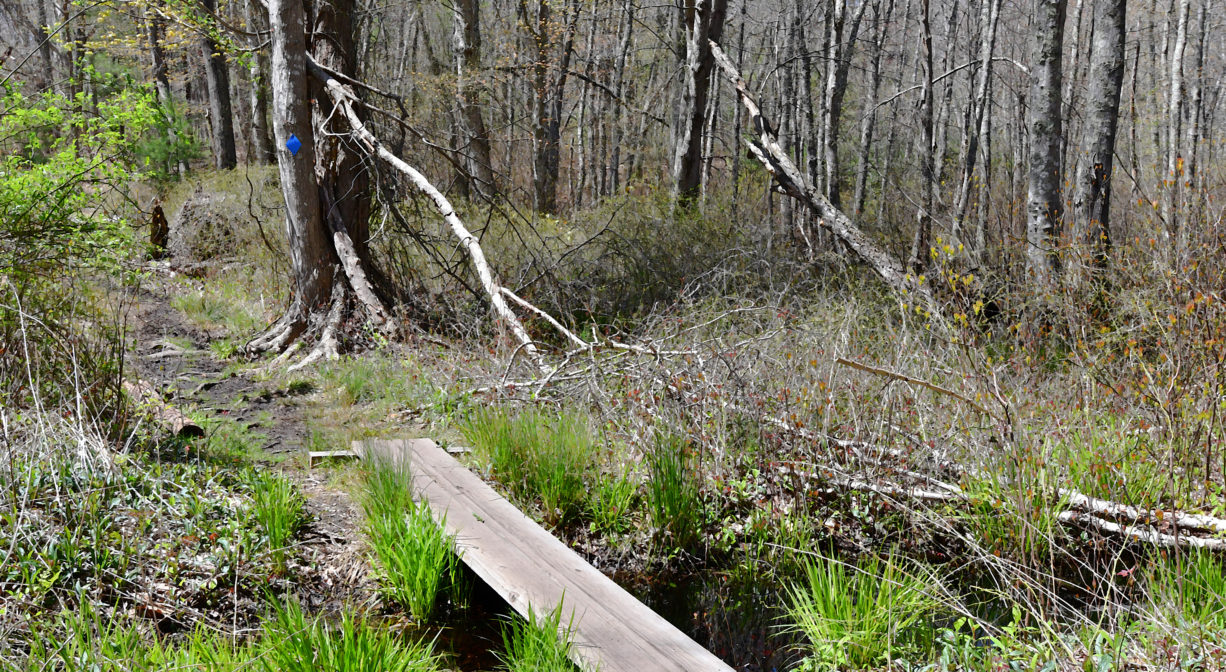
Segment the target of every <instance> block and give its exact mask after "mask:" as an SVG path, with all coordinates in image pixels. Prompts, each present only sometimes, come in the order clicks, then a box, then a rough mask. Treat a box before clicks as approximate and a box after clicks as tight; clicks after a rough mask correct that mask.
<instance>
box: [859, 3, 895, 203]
mask: <svg viewBox="0 0 1226 672" xmlns="http://www.w3.org/2000/svg"><path fill="white" fill-rule="evenodd" d="M881 2H882V0H877V2H874V3H873V52H872V55H871V56H869V61H870V66H869V87H868V90H869V97H868V100H867V101H866V102H865V105H866V108H865V109H866V110H867V111H866V112H865V113H864V118H863V119H862V120H861V122H860V152H859V157H860V158H859V161H858V162H857V165H856V186H855V192H854V193H855V195H854V197H853V199H852V200H853V202H852V204H851V205H852V207H851V212H852V215H853V216H854V217H857V218H859V217H860V216H861V214H862V213H863V211H864V201H865V198H867V195H868V166H869V156H870V155H871V154H872V148H873V133H874V131H875V130H876V124H877V100H878V96H879V94H880V93H881V55H882V53H883V52H884V51H885V38H886V26H887V24H889V22H890V18H891V17H892V16H893V14H894V0H888V1H887V4H886V8H885V12H884V14H883V13H882V11H881Z"/></svg>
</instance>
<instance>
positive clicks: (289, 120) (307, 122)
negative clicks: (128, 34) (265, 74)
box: [252, 0, 336, 350]
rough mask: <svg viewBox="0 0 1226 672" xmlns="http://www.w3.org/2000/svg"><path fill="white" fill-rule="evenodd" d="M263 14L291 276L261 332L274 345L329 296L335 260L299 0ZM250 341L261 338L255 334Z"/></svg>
mask: <svg viewBox="0 0 1226 672" xmlns="http://www.w3.org/2000/svg"><path fill="white" fill-rule="evenodd" d="M268 18H269V26H270V27H271V29H272V101H273V108H272V112H273V116H272V119H273V125H272V127H273V135H274V137H275V138H276V143H277V145H276V146H277V152H276V153H277V168H278V169H279V171H280V173H281V191H282V193H283V194H284V195H285V230H286V235H287V237H288V239H289V251H290V273H291V274H292V276H293V278H292V280H293V293H292V301H291V305H290V308H289V310H288V311H287V313H286V316H285V317H284V318H282V320H281V322H280V323H279V324H278V325H276V326H274V328H273V329H272V330H270V331H269V332H268V333H267V334H266V337H267V340H268V344H267V346H268V348H269V349H274V350H280V349H282V348H284V347H285V346H286V345H288V344H289V342H290V341H291V340H293V339H295V338H297V337H298V335H299V334H301V333H302V332H303V331H304V330H305V329H306V326H307V317H308V315H309V314H310V313H311V312H312V311H315V310H318V309H322V308H324V307H326V305H327V302H328V301H329V299H330V298H331V296H332V283H333V276H334V272H335V271H334V268H335V264H336V260H335V258H334V256H333V253H332V248H331V246H330V245H329V244H328V239H327V237H326V236H325V235H324V224H323V218H322V212H321V210H320V207H319V188H318V186H317V183H316V181H315V162H316V159H315V131H314V129H313V128H312V125H311V96H310V86H309V85H308V81H307V71H306V18H305V13H304V11H303V3H302V2H301V0H269V2H268ZM291 137H293V138H297V140H298V142H299V143H301V148H300V149H299V150H298V151H297V152H293V151H292V150H290V149H288V148H287V146H286V145H287V143H290V138H291ZM278 326H279V327H280V328H278ZM252 345H253V346H256V347H259V346H260V345H263V343H262V342H261V339H256V341H253V343H252Z"/></svg>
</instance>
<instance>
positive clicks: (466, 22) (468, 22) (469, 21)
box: [452, 0, 497, 198]
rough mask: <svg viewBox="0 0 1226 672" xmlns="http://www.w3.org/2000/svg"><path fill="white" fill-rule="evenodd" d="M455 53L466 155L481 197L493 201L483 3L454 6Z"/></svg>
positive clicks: (474, 0) (462, 1) (468, 0)
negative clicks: (484, 105) (484, 99)
mask: <svg viewBox="0 0 1226 672" xmlns="http://www.w3.org/2000/svg"><path fill="white" fill-rule="evenodd" d="M452 12H453V14H454V31H453V33H452V48H453V50H454V52H455V69H456V94H457V95H458V101H459V106H460V115H461V118H462V119H463V120H464V126H465V128H464V131H465V135H466V138H465V140H466V143H467V146H466V148H465V152H464V155H465V157H466V159H467V163H468V171H469V173H470V174H471V175H472V178H473V180H474V181H475V183H476V184H475V185H474V186H475V188H476V191H477V193H478V194H480V195H481V196H482V197H484V198H489V197H491V196H493V195H494V193H495V192H496V191H497V187H496V185H495V182H494V168H493V163H492V161H491V159H490V135H489V131H488V130H486V127H485V118H484V117H483V116H482V115H481V105H480V98H481V84H480V82H479V80H477V73H478V72H480V71H481V13H480V12H481V3H480V0H455V2H454V3H453V6H452Z"/></svg>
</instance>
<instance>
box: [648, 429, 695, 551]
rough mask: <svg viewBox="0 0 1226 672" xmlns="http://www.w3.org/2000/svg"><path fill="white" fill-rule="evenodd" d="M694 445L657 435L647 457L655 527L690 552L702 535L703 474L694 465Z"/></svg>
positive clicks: (649, 493) (677, 547)
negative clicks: (700, 481) (691, 446)
mask: <svg viewBox="0 0 1226 672" xmlns="http://www.w3.org/2000/svg"><path fill="white" fill-rule="evenodd" d="M690 450H691V448H690V444H689V442H688V441H686V440H685V439H683V438H681V437H678V436H675V435H672V434H669V435H663V436H657V438H656V444H655V447H654V449H653V450H652V451H651V452H649V453H648V454H647V470H648V478H647V511H648V513H649V514H650V516H651V524H652V526H653V527H655V528H656V529H657V530H658V531H659V532H660V534H662V535H664V537H665V538H666V540H667V543H668V544H669V545H670V546H671V547H672V548H674V549H682V550H684V549H689V548H693V546H694V545H695V544H696V543H697V541H698V539H699V536H700V534H701V532H702V523H703V505H702V490H701V488H700V487H699V483H698V480H697V479H698V478H699V477H700V476H699V474H698V473H697V472H696V471H695V470H694V468H693V467H692V465H691V459H692V458H691V456H690Z"/></svg>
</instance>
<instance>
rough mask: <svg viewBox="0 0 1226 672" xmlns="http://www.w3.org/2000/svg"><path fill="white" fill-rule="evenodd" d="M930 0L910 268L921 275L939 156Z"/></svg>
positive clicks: (924, 20)
mask: <svg viewBox="0 0 1226 672" xmlns="http://www.w3.org/2000/svg"><path fill="white" fill-rule="evenodd" d="M929 5H930V0H921V1H920V23H921V33H920V40H921V41H922V43H923V49H924V88H923V92H922V94H921V95H922V98H921V101H920V122H919V123H920V138H919V140H920V144H919V147H918V148H917V149H916V152H917V153H918V154H919V161H920V188H921V189H922V190H923V196H922V201H921V205H920V211H919V213H918V216H917V218H916V219H917V221H916V224H915V238H913V239H912V241H911V256H910V258H909V260H908V262H907V266H908V267H909V268H910V270H911V272H912V273H915V274H916V275H920V274H922V273H923V272H924V269H925V268H927V267H928V261H929V253H928V250H929V248H930V247H931V246H932V243H931V237H932V210H933V208H934V207H935V205H936V189H937V184H936V169H935V156H934V154H935V152H934V149H935V148H934V147H933V146H932V101H933V95H932V87H933V81H932V80H933V74H932V24H931V23H930V21H929V16H930V11H931V10H930V6H929Z"/></svg>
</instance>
